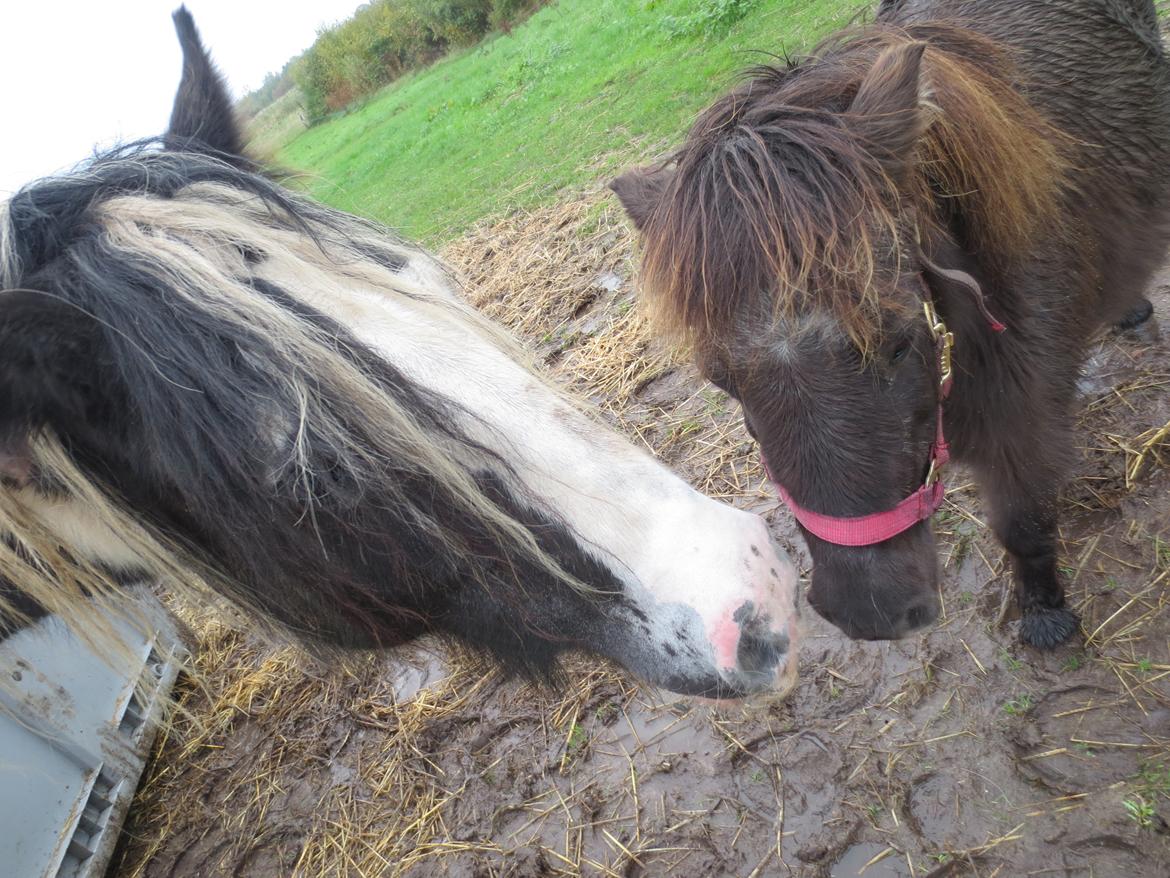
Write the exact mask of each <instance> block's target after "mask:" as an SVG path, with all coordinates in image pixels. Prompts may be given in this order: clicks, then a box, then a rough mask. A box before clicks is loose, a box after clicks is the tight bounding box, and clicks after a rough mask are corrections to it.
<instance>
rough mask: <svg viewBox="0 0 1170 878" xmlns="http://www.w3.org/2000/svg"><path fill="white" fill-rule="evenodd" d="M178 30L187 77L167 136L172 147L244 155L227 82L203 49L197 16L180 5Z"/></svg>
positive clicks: (166, 138)
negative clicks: (196, 24) (192, 15)
mask: <svg viewBox="0 0 1170 878" xmlns="http://www.w3.org/2000/svg"><path fill="white" fill-rule="evenodd" d="M174 19H175V31H176V32H177V33H178V35H179V45H180V46H182V48H183V78H182V79H181V80H179V90H178V92H177V93H176V95H175V106H174V108H173V109H172V110H171V124H170V127H169V128H168V129H167V134H166V137H165V139H164V142H165V143H166V146H167V148H168V149H175V150H190V151H194V152H213V153H216V154H218V155H219V156H220V157H221V158H228V159H232V158H236V159H242V158H243V157H244V144H243V137H242V136H241V134H240V127H239V123H238V122H237V121H236V117H235V113H234V112H233V110H232V101H231V98H230V97H229V96H228V90H227V85H226V84H225V83H224V81H223V77H222V76H220V74H219V71H217V70H216V69H215V65H213V64H212V63H211V56H210V55H208V54H207V50H206V49H204V48H203V43H202V42H201V41H200V39H199V31H197V30H196V29H195V19H193V18H192V17H191V13H190V12H188V11H187V7H186V6H180V7H179V8H178V9H177V10H176V11H175V14H174Z"/></svg>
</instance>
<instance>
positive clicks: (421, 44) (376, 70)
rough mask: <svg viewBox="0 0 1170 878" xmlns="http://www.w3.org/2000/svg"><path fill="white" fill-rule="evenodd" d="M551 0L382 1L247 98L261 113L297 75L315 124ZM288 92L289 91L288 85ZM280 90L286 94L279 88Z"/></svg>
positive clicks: (246, 107)
mask: <svg viewBox="0 0 1170 878" xmlns="http://www.w3.org/2000/svg"><path fill="white" fill-rule="evenodd" d="M546 2H548V0H374V2H372V3H370V4H368V5H366V6H363V7H361V8H360V9H358V11H357V12H356V13H354V16H353V18H350V19H349V20H347V21H344V22H342V23H341V24H337V25H334V26H333V27H329V28H325V29H324V30H322V31H321V32H320V33H318V34H317V41H316V42H315V43H313V45H312V46H311V47H309V49H308V50H306V52H305V53H304V55H302V56H301V57H300V58H298V59H295V60H294V61H291V62H289V64H288V65H286V66H285V71H282V74H281V77H286V78H287V80H288V83H287V85H285V84H283V83H282V82H280V81H279V80H280V77H278V78H276V80H274V81H273V82H272V83H271V88H269V85H270V83H269V81H268V80H265V83H264V85H263V86H261V88H260V89H257V91H256V92H253V93H252V94H251V95H248V96H247V97H246V98H244V100H243V101H241V104H240V109H241V112H243V113H245V114H248V115H254V114H255V113H256V112H258V111H259V110H260V109H262V108H263V107H264V106H266V105H267V104H268V103H271V101H272V100H273V99H274V98H275V97H279V96H280V94H283V93H284V92H285V91H287V90H288V88H289V87H291V84H292V83H293V81H294V80H295V82H296V84H297V85H299V86H300V88H301V91H302V92H303V93H304V101H305V116H306V118H307V120H308V123H309V124H310V125H315V124H316V123H318V122H320V121H321V120H323V119H324V118H325V117H327V116H328V115H329V114H331V113H334V112H337V111H338V110H341V109H343V108H345V107H346V106H347V105H349V104H350V103H352V102H353V101H355V100H357V99H358V98H361V97H364V96H366V95H368V94H371V93H372V92H374V91H376V90H377V89H378V88H381V87H382V86H383V85H385V84H386V83H388V82H391V81H393V80H395V79H397V78H398V77H399V76H401V75H402V74H403V73H405V72H406V71H407V70H410V69H412V68H414V67H420V66H422V65H423V64H427V63H429V62H430V61H433V60H434V59H435V58H436V57H438V56H439V55H441V54H442V53H443V52H445V51H446V50H447V48H448V47H449V46H461V45H470V44H473V43H475V42H478V41H479V40H480V38H482V36H483V35H484V34H485V33H486V32H487V31H488V29H489V27H501V28H508V27H510V26H511V25H512V24H514V23H515V22H516V21H518V20H519V19H521V18H524V17H527V16H528V15H530V14H532V13H533V12H535V11H536V10H537V9H538V8H540V7H541V6H542V5H544V3H546ZM281 89H283V90H281ZM278 92H279V93H278Z"/></svg>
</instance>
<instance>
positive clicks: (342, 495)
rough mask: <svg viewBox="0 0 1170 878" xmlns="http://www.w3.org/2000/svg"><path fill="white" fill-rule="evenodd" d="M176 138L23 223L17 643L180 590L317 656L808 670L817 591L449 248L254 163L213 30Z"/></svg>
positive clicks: (129, 155) (11, 552)
mask: <svg viewBox="0 0 1170 878" xmlns="http://www.w3.org/2000/svg"><path fill="white" fill-rule="evenodd" d="M175 21H176V25H177V28H178V31H179V36H180V41H181V43H182V45H183V50H184V72H183V79H182V85H181V86H180V89H179V93H178V96H177V99H176V105H175V109H174V114H173V116H172V119H171V127H170V130H169V132H168V133H167V134H166V136H165V138H163V140H162V142H161V144H138V145H134V146H131V147H127V148H122V149H119V150H115V151H114V152H112V153H109V154H106V155H103V156H100V157H98V158H96V159H94V160H92V161H90V162H89V163H87V164H86V165H84V166H83V167H81V168H80V169H78V170H76V171H74V172H73V173H70V174H67V175H65V176H61V177H56V178H51V179H47V180H42V181H39V182H36V183H33V184H31V185H29V186H27V187H26V188H24V189H23V190H21V191H20V192H18V193H17V194H16V195H14V196H13V197H12V198H11V200H9V201H8V202H7V203H6V204H3V205H0V287H2V290H3V292H0V481H2V486H0V531H2V532H3V533H4V535H5V539H4V540H3V541H0V570H2V571H3V574H4V579H3V580H2V581H0V634H2V633H3V632H4V631H6V630H7V631H11V630H13V629H14V628H17V627H20V626H21V625H23V624H27V623H28V622H29V621H30V620H33V619H36V618H38V617H40V616H43V615H45V614H46V613H57V614H61V615H66V616H69V615H70V614H72V617H73V618H75V619H78V620H83V619H84V618H85V616H84V614H83V613H81V614H79V611H78V610H77V609H76V608H77V607H78V606H79V605H84V604H85V601H80V600H79V599H81V598H87V597H88V598H95V597H100V596H101V595H104V594H109V593H115V592H118V591H119V590H121V589H124V588H126V587H129V586H131V585H133V584H135V583H140V582H143V581H146V580H149V579H153V578H156V577H161V578H162V579H163V580H164V581H169V582H171V583H178V584H188V585H190V584H194V585H196V586H202V587H206V588H208V589H210V590H211V591H213V592H218V593H219V594H222V595H226V596H228V597H229V598H231V599H232V600H233V601H234V602H235V603H236V604H238V605H241V606H243V607H244V608H245V609H247V610H249V611H251V612H253V613H255V614H257V615H258V616H260V617H262V618H264V619H268V620H273V621H275V622H276V623H278V624H279V626H281V627H282V628H283V629H285V630H287V631H289V632H291V633H292V634H293V635H295V636H296V637H298V638H299V639H302V640H304V641H307V642H310V643H312V642H316V643H319V644H323V645H326V646H340V647H347V648H349V647H352V648H380V647H392V646H394V645H396V644H401V643H404V642H406V641H409V640H411V639H413V638H416V637H418V636H421V635H424V634H434V635H438V636H450V637H452V638H456V639H458V640H461V641H463V642H465V643H467V644H470V645H471V646H473V647H476V648H478V649H480V650H482V651H485V652H486V653H488V654H490V655H492V656H494V657H496V658H497V659H498V660H500V661H501V662H503V663H504V664H506V665H507V666H510V667H512V668H516V669H520V670H523V671H526V672H529V673H534V674H536V675H537V676H548V675H550V674H551V673H553V672H554V671H555V668H556V664H557V658H558V656H559V655H560V654H561V653H564V652H565V651H568V650H586V651H591V652H593V653H597V654H600V655H603V656H607V657H609V658H612V659H614V660H615V661H617V662H619V663H620V664H622V665H623V666H625V667H626V668H628V669H630V670H631V671H632V672H634V673H635V674H637V675H638V676H640V677H642V678H643V679H645V680H647V681H650V682H652V683H655V684H658V685H661V686H664V687H666V688H669V689H671V690H674V691H676V692H680V693H686V694H695V695H705V696H719V697H727V696H740V695H744V694H747V693H750V692H754V691H761V690H773V689H776V688H778V687H780V686H782V685H783V684H785V683H786V682H787V681H788V680H789V679H790V678H791V674H792V673H793V671H794V667H795V633H794V624H795V616H796V609H795V573H794V571H793V568H792V567H791V565H790V564H789V563H788V562H787V561H786V560H784V559H782V558H780V557H778V556H777V554H776V551H775V549H774V548H773V546H772V544H771V541H770V539H769V535H768V531H767V529H766V527H765V525H764V523H763V522H762V521H761V520H760V519H759V518H757V517H755V516H753V515H749V514H747V513H745V512H740V511H737V510H734V509H732V508H729V507H727V506H724V505H721V504H719V503H716V502H715V501H713V500H710V499H708V498H705V497H703V496H701V495H700V494H698V493H696V492H695V491H694V490H692V489H691V488H689V487H688V486H687V485H686V484H684V483H683V482H682V481H681V480H680V479H678V478H677V477H675V476H674V475H672V474H671V473H670V472H668V471H667V470H666V469H665V468H664V467H663V466H661V465H660V464H658V463H657V462H655V461H654V460H653V459H652V458H651V457H649V456H648V455H647V454H645V453H643V452H641V451H639V450H637V449H635V448H634V447H633V446H632V445H630V444H629V443H627V442H626V441H624V440H623V439H621V438H619V437H618V436H617V435H616V434H614V433H613V432H611V431H610V430H608V429H606V428H604V427H602V426H600V425H598V424H597V423H596V422H594V421H593V420H591V419H590V418H589V417H587V416H586V415H584V414H582V413H581V412H580V411H579V410H578V409H577V408H575V407H574V406H573V405H572V404H571V403H570V402H568V401H566V400H565V399H564V398H563V397H562V396H561V395H560V394H558V393H557V392H556V391H555V390H554V389H552V388H550V387H549V386H547V385H546V384H545V383H543V382H542V380H541V379H540V378H538V377H536V376H535V375H534V374H532V373H531V372H530V371H529V370H528V369H527V368H526V367H524V366H522V365H520V364H519V363H518V362H517V357H516V354H515V352H514V351H513V350H512V348H511V347H510V345H509V343H508V341H507V340H506V339H505V338H503V337H502V336H501V334H500V333H499V332H498V331H497V330H496V329H494V328H493V327H492V326H490V325H488V324H487V323H486V322H485V321H484V320H483V319H482V318H481V317H480V316H479V315H478V314H477V313H476V312H474V311H473V310H472V309H470V308H469V307H468V306H467V305H466V304H464V302H463V301H462V300H461V299H460V297H459V296H458V294H457V285H456V282H455V281H454V280H453V279H452V277H451V276H450V274H449V273H448V272H447V271H446V270H445V269H444V267H443V266H442V265H440V264H439V262H437V261H436V260H435V259H434V258H433V257H431V256H430V255H428V254H427V253H425V252H423V251H421V250H419V249H417V248H416V247H413V246H411V245H409V244H406V243H404V242H402V241H400V240H398V239H397V238H395V237H393V236H391V235H390V234H388V233H387V232H386V231H384V230H382V229H378V228H375V227H373V226H372V225H371V224H369V223H367V222H364V221H362V220H359V219H356V218H354V217H352V216H348V215H345V214H342V213H339V212H336V211H333V210H330V209H327V208H325V207H322V206H320V205H317V204H313V203H311V202H309V201H307V200H305V199H303V198H301V197H298V196H296V195H294V194H291V193H290V192H288V191H286V190H285V189H283V188H281V187H280V186H279V185H277V184H276V183H275V182H274V181H273V180H272V179H269V178H268V177H265V176H263V175H261V174H259V173H257V172H256V168H255V167H254V166H253V164H252V162H251V161H250V160H248V159H246V158H244V157H243V156H242V151H241V148H240V134H239V132H238V130H237V129H236V127H235V124H234V122H233V121H232V114H231V107H230V103H229V100H228V97H227V93H226V90H225V87H224V85H223V83H222V81H221V80H220V78H219V76H218V74H217V73H216V72H215V70H214V68H213V67H212V66H211V62H210V60H209V58H208V56H207V54H206V53H205V51H204V50H203V48H202V46H201V44H200V41H199V37H198V34H197V32H196V31H195V27H194V24H193V22H192V20H191V17H190V15H189V14H188V13H187V12H186V10H185V9H180V10H179V12H177V13H176V15H175Z"/></svg>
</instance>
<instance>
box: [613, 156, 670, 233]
mask: <svg viewBox="0 0 1170 878" xmlns="http://www.w3.org/2000/svg"><path fill="white" fill-rule="evenodd" d="M673 174H674V171H672V170H669V169H667V168H634V169H633V170H631V171H626V172H625V173H624V174H622V175H621V176H620V177H618V178H617V179H615V180H611V181H610V183H609V188H610V189H612V190H613V191H614V193H615V194H616V195H617V197H618V201H620V202H621V203H622V207H624V208H625V209H626V213H627V214H628V215H629V217H630V219H631V220H633V223H634V228H636V229H637V230H638V231H639V232H640V231H642V230H644V229H645V228H646V223H647V222H649V220H650V217H651V216H652V215H653V213H654V211H655V210H656V209H657V207H658V205H659V203H660V202H661V201H662V193H663V192H665V191H666V184H667V183H669V182H670V178H671V177H672V176H673Z"/></svg>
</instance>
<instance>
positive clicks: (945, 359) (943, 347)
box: [764, 259, 1007, 546]
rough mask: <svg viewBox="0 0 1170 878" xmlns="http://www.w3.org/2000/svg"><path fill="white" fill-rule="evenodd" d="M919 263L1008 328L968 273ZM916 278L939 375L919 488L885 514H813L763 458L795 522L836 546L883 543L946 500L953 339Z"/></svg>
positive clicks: (998, 327) (992, 320) (921, 279)
mask: <svg viewBox="0 0 1170 878" xmlns="http://www.w3.org/2000/svg"><path fill="white" fill-rule="evenodd" d="M923 262H924V263H925V264H926V265H927V266H928V267H930V268H931V269H932V270H933V271H936V272H937V273H939V274H941V275H943V276H944V277H946V278H947V279H948V280H951V281H954V282H956V283H959V284H962V285H963V286H964V287H966V288H967V289H969V290H971V291H972V292H974V294H975V298H976V301H977V303H978V305H979V308H980V310H981V311H982V312H983V315H984V316H985V317H986V318H987V321H988V324H989V325H990V327H991V328H992V330H994V331H995V332H1003V331H1004V329H1006V328H1007V327H1005V326H1004V325H1003V324H1002V323H1000V322H999V321H998V320H996V319H995V318H994V317H992V316H991V314H990V313H988V311H987V306H986V304H985V303H984V301H983V291H982V290H981V289H980V287H979V283H978V282H977V281H976V280H975V279H974V278H973V277H971V276H970V275H969V274H967V273H966V272H961V271H953V270H948V269H941V268H939V267H938V266H936V265H934V264H933V263H932V262H930V261H929V260H926V259H923ZM918 279H919V282H920V283H921V284H922V292H923V298H922V308H923V312H924V313H925V314H926V322H927V325H928V326H929V327H930V334H931V337H932V338H933V339H934V343H935V348H936V349H937V351H938V371H939V393H938V419H937V421H938V426H937V427H936V429H935V434H934V442H933V443H932V444H931V446H930V467H929V468H928V469H927V472H926V479H925V481H924V482H923V484H922V487H920V488H919V489H918V490H916V491H915V492H914V493H912V494H911V495H910V496H909V497H907V498H906V499H905V500H903V501H902V502H901V503H899V504H898V505H897V506H895V507H894V508H893V509H887V510H886V511H885V512H874V513H872V514H870V515H861V516H856V517H852V518H849V517H841V516H836V515H824V514H822V513H820V512H813V511H812V510H811V509H805V508H804V507H803V506H800V505H799V504H798V503H797V502H796V501H795V500H793V499H792V496H791V495H790V494H789V493H788V492H787V491H786V490H784V486H783V485H781V484H780V483H779V482H777V481H776V479H774V478H773V477H772V472H771V470H770V469H769V468H768V462H767V460H764V471H765V472H767V474H768V480H769V481H771V482H772V484H773V485H775V486H776V490H777V491H778V492H779V494H780V499H781V500H783V501H784V503H785V504H786V505H787V506H788V508H789V509H791V510H792V514H793V516H794V517H795V518H796V520H797V521H799V522H800V523H801V524H802V525H803V526H804V528H805V530H807V531H808V532H809V533H811V534H813V535H814V536H818V537H820V538H821V539H822V540H825V541H826V542H830V543H835V544H836V545H838V546H872V545H874V544H875V543H884V542H885V541H886V540H888V539H891V538H892V537H896V536H897V535H898V534H900V533H902V532H903V531H906V530H909V529H910V528H912V527H913V526H914V525H916V524H918V522H920V521H925V520H926V519H928V518H930V517H931V516H932V515H934V513H935V512H937V511H938V508H939V507H940V506H941V505H942V501H943V497H944V496H946V487H945V486H944V485H943V483H942V478H941V470H942V468H943V467H944V466H945V465H946V463H947V461H949V460H950V457H951V455H950V449H949V447H948V446H947V440H946V437H945V436H944V435H943V402H944V401H945V400H946V398H947V397H948V396H949V395H950V392H951V384H952V383H953V380H954V373H953V372H952V368H951V351H952V349H953V348H954V344H955V336H954V333H952V332H949V331H948V330H947V327H946V324H945V323H943V321H942V320H941V319H940V318H939V316H938V313H937V312H936V311H935V309H934V302H933V301H932V299H931V297H930V288H929V287H928V286H927V285H926V279H925V278H924V277H923V276H922V275H921V274H920V275H919V276H918Z"/></svg>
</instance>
